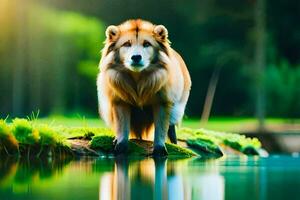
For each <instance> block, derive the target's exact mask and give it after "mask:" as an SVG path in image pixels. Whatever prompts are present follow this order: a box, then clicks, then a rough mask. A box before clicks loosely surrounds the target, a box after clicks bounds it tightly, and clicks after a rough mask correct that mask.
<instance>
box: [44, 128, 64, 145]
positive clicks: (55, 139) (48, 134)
mask: <svg viewBox="0 0 300 200" xmlns="http://www.w3.org/2000/svg"><path fill="white" fill-rule="evenodd" d="M38 131H39V134H40V145H47V146H53V147H55V146H56V145H57V144H59V142H60V141H61V136H60V135H59V134H58V133H57V132H56V131H55V130H53V129H52V128H50V127H49V126H47V125H42V126H40V127H39V128H38Z"/></svg>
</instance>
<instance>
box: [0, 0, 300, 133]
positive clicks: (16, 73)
mask: <svg viewBox="0 0 300 200" xmlns="http://www.w3.org/2000/svg"><path fill="white" fill-rule="evenodd" d="M130 18H142V19H145V20H149V21H151V22H153V23H155V24H163V25H165V26H166V27H167V28H168V30H169V37H170V40H171V42H172V47H173V48H174V49H176V50H177V51H178V52H179V53H180V54H181V55H182V56H183V58H184V60H185V62H186V64H187V66H188V68H189V71H190V74H191V77H192V82H193V86H192V92H191V96H190V99H189V103H188V105H187V109H186V120H185V122H184V123H186V125H187V126H192V127H193V126H197V127H202V126H203V127H205V126H206V125H207V126H208V128H212V129H222V130H225V131H239V132H245V133H249V132H252V133H253V132H255V133H257V132H261V131H269V132H270V131H271V132H276V131H279V132H287V131H294V132H299V131H298V130H300V129H299V126H298V124H299V120H297V119H298V118H300V101H299V98H300V25H299V20H300V1H298V0H290V1H286V0H275V1H271V0H244V1H240V0H226V1H225V0H213V1H212V0H201V1H200V0H188V1H180V0H159V1H156V0H143V1H139V0H88V1H82V0H0V117H2V118H5V117H7V116H9V117H24V116H28V115H30V114H31V112H32V111H34V112H37V111H39V116H40V117H49V116H69V117H72V116H78V115H79V116H86V117H89V118H97V117H98V111H97V93H96V83H95V82H96V76H97V73H98V62H99V59H100V50H101V48H102V47H103V41H104V39H105V38H104V37H105V36H104V32H105V29H106V27H107V26H108V25H110V24H119V23H121V22H123V21H125V20H127V19H130ZM200 121H201V122H200ZM95 123H96V122H95Z"/></svg>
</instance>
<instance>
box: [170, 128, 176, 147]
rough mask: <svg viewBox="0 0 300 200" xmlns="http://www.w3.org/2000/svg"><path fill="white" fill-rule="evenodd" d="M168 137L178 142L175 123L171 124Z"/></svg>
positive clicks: (174, 142)
mask: <svg viewBox="0 0 300 200" xmlns="http://www.w3.org/2000/svg"><path fill="white" fill-rule="evenodd" d="M168 137H169V139H170V141H171V142H172V143H173V144H177V137H176V130H175V125H170V126H169V130H168Z"/></svg>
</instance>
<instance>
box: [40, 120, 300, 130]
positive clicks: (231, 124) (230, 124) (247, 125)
mask: <svg viewBox="0 0 300 200" xmlns="http://www.w3.org/2000/svg"><path fill="white" fill-rule="evenodd" d="M37 121H38V122H39V123H46V124H50V125H53V126H63V127H106V125H105V123H104V122H103V121H102V120H101V119H99V118H88V119H86V118H84V117H71V118H66V117H62V116H52V117H48V118H41V119H38V120H37ZM286 124H300V119H297V120H289V119H282V118H268V119H266V126H270V127H273V126H278V125H286ZM257 125H258V123H257V120H256V119H255V118H233V117H212V118H211V119H210V120H209V121H208V123H207V124H205V125H203V124H201V123H200V119H196V118H191V119H184V120H183V122H182V124H181V127H189V128H193V129H199V128H205V129H208V130H214V131H222V132H236V133H245V132H251V131H255V129H256V128H257Z"/></svg>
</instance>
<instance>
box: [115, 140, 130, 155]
mask: <svg viewBox="0 0 300 200" xmlns="http://www.w3.org/2000/svg"><path fill="white" fill-rule="evenodd" d="M127 152H128V141H126V140H123V141H121V142H117V141H116V142H115V149H114V153H115V155H121V154H126V153H127Z"/></svg>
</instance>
